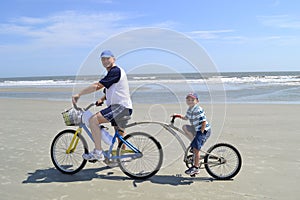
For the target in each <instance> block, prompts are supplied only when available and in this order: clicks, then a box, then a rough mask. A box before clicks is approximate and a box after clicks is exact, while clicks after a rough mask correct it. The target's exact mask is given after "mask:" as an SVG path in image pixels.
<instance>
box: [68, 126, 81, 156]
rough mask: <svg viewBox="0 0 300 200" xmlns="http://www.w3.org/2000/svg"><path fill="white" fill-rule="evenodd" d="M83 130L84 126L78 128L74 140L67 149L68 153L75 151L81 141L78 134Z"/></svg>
mask: <svg viewBox="0 0 300 200" xmlns="http://www.w3.org/2000/svg"><path fill="white" fill-rule="evenodd" d="M81 132H82V128H78V129H77V130H76V132H75V134H74V136H73V138H72V141H71V143H70V145H69V147H68V149H67V150H66V154H70V153H73V152H74V151H75V149H76V147H77V145H78V142H79V137H78V134H80V133H81Z"/></svg>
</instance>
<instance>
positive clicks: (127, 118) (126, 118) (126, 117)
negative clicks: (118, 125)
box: [117, 116, 131, 122]
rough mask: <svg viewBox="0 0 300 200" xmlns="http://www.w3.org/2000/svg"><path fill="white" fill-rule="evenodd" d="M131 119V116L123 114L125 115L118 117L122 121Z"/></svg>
mask: <svg viewBox="0 0 300 200" xmlns="http://www.w3.org/2000/svg"><path fill="white" fill-rule="evenodd" d="M130 119H131V117H130V116H123V117H120V118H118V119H117V120H118V121H119V122H121V121H128V120H130Z"/></svg>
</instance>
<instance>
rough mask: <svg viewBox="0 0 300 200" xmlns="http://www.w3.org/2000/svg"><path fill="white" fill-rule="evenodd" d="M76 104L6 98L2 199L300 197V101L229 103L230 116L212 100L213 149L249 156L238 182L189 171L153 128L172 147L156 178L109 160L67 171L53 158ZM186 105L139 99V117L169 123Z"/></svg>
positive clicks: (1, 131)
mask: <svg viewBox="0 0 300 200" xmlns="http://www.w3.org/2000/svg"><path fill="white" fill-rule="evenodd" d="M69 107H70V103H69V102H59V101H43V100H24V99H0V112H1V121H0V123H1V126H0V137H1V140H0V143H1V144H0V150H1V151H0V159H1V165H0V173H1V183H0V184H1V187H0V196H1V199H2V200H6V199H9V200H10V199H15V200H18V199H26V200H29V199H39V200H41V199H43V200H44V199H64V200H66V199H72V200H74V199H88V200H92V199H106V200H109V199H132V200H135V199H139V200H140V199H144V200H148V199H149V200H150V199H151V200H152V199H172V200H174V199H231V200H232V199H298V197H299V195H300V191H299V189H298V188H299V186H298V184H299V183H300V182H299V180H300V173H299V169H300V157H299V154H300V146H299V142H300V131H299V130H300V123H299V110H300V105H276V104H271V105H266V104H228V105H226V108H227V109H226V115H224V116H222V115H220V114H219V113H218V112H217V111H218V110H219V111H222V109H223V105H214V107H213V109H212V108H211V106H210V105H206V107H208V108H207V115H208V116H209V118H210V119H211V120H212V121H213V122H214V123H213V131H215V132H213V134H215V135H214V137H212V138H211V139H210V140H209V142H208V143H207V144H206V145H207V147H208V146H210V145H212V144H213V143H215V142H228V143H231V144H233V145H234V146H236V147H237V148H238V149H239V151H240V152H241V154H242V158H243V166H242V169H241V171H240V173H239V174H238V175H237V176H236V177H235V178H234V179H233V180H230V181H217V180H214V179H212V178H211V177H210V176H209V175H208V174H207V173H206V171H205V170H202V171H201V173H200V174H199V175H198V176H197V177H196V178H191V177H188V176H186V175H185V174H184V170H186V167H185V164H184V163H183V162H182V149H181V147H180V146H179V145H178V143H177V142H176V140H174V138H173V137H172V136H171V135H170V134H168V133H166V132H165V131H163V130H162V129H161V128H160V127H152V126H145V127H143V130H145V132H150V133H151V134H153V135H155V136H156V137H157V138H158V139H159V140H160V141H161V143H162V145H163V146H164V153H165V155H164V156H165V159H164V164H163V168H162V169H161V170H160V171H159V172H158V174H157V175H156V176H154V177H152V178H150V179H148V180H145V181H135V180H132V179H130V178H128V177H127V176H126V175H124V174H123V173H122V172H121V171H120V170H119V168H108V167H106V166H105V165H104V164H103V163H96V164H91V163H89V164H87V166H86V167H85V168H84V169H83V170H82V171H80V172H79V173H78V174H75V175H72V176H70V175H64V174H61V173H60V172H59V171H57V170H56V169H55V168H54V166H53V164H52V162H51V159H50V145H51V141H52V140H53V138H54V136H55V135H56V134H57V133H58V132H59V131H61V130H63V129H65V128H66V127H65V125H64V123H63V120H62V117H61V112H62V111H63V110H65V109H67V108H69ZM184 110H185V107H184V106H183V107H182V108H180V109H179V108H178V105H167V104H165V105H157V104H156V105H135V112H134V117H133V119H132V121H143V120H158V121H161V120H163V121H168V116H169V114H172V113H173V112H181V111H182V112H184ZM212 110H214V112H213V113H214V115H213V114H212V113H211V112H212ZM162 113H163V114H162ZM212 116H213V117H212ZM224 117H225V120H223V119H224ZM176 123H177V125H178V126H181V125H182V123H181V122H176ZM220 126H222V127H220ZM135 128H137V127H135ZM133 129H134V128H133ZM130 131H133V130H129V129H128V132H130ZM219 131H221V133H219ZM184 141H185V142H187V141H186V140H185V139H184ZM89 147H90V148H92V144H91V143H89Z"/></svg>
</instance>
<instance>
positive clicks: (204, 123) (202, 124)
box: [200, 121, 206, 133]
mask: <svg viewBox="0 0 300 200" xmlns="http://www.w3.org/2000/svg"><path fill="white" fill-rule="evenodd" d="M205 127H206V121H203V122H202V123H201V130H200V131H201V133H204V131H205Z"/></svg>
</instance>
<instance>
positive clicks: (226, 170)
mask: <svg viewBox="0 0 300 200" xmlns="http://www.w3.org/2000/svg"><path fill="white" fill-rule="evenodd" d="M204 164H205V169H206V171H207V172H208V173H209V174H210V175H211V176H212V177H214V178H216V179H221V180H227V179H231V178H233V177H234V176H236V175H237V174H238V173H239V171H240V169H241V166H242V158H241V155H240V153H239V151H238V150H237V149H236V148H235V147H234V146H232V145H230V144H226V143H219V144H215V145H214V146H212V147H211V148H210V149H209V150H208V153H207V154H206V155H205V157H204Z"/></svg>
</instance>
